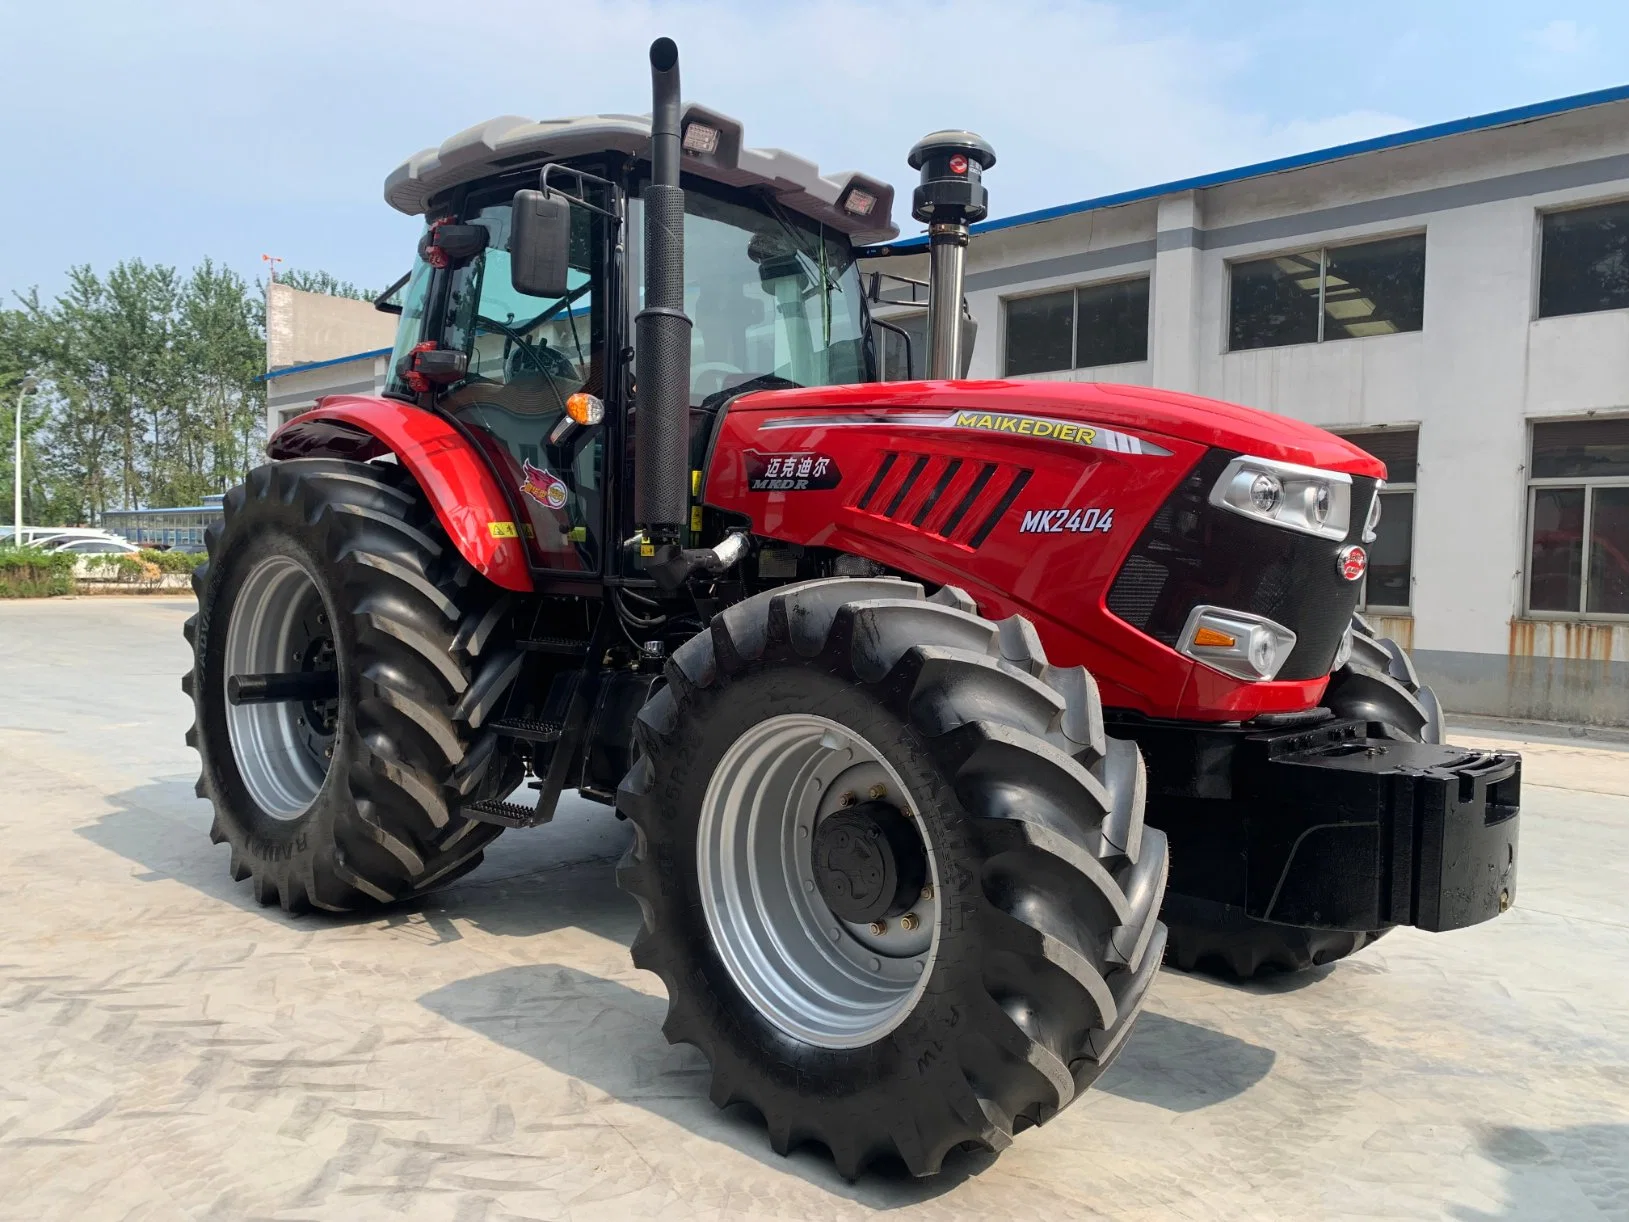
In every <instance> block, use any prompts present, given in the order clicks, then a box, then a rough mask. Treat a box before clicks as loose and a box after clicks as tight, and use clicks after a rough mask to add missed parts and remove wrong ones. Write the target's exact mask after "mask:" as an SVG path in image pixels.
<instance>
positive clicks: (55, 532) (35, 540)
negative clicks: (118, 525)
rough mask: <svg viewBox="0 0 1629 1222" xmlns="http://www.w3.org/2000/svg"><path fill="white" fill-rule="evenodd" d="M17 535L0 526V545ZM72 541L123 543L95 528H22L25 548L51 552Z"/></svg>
mask: <svg viewBox="0 0 1629 1222" xmlns="http://www.w3.org/2000/svg"><path fill="white" fill-rule="evenodd" d="M16 533H17V531H16V528H15V527H13V526H0V544H6V543H10V542H11V539H12V536H13V535H15V534H16ZM73 539H113V540H116V541H117V542H120V543H123V542H124V539H122V538H120V537H119V536H118V535H115V534H112V533H111V532H109V531H105V530H102V529H100V528H99V527H95V526H25V527H23V543H24V545H25V546H27V547H43V548H46V549H47V550H53V549H54V548H55V547H57V546H59V545H61V544H63V543H67V542H69V541H70V540H73Z"/></svg>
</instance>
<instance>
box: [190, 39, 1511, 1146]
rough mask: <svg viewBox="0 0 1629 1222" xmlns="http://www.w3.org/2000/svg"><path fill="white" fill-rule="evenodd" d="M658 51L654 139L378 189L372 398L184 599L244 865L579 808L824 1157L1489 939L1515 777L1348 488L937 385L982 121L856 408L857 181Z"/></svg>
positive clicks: (1147, 408) (1198, 409)
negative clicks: (1137, 1027) (1420, 657)
mask: <svg viewBox="0 0 1629 1222" xmlns="http://www.w3.org/2000/svg"><path fill="white" fill-rule="evenodd" d="M651 65H652V74H653V80H654V95H655V96H654V106H653V116H652V117H651V118H639V117H630V116H624V115H603V116H590V117H586V118H578V119H570V120H563V121H558V122H545V123H534V122H530V121H527V120H523V119H516V118H504V119H496V120H493V121H492V122H490V123H487V124H484V125H482V126H480V127H475V128H471V129H469V130H468V131H465V132H462V133H460V134H459V135H457V136H454V137H453V138H452V139H450V140H448V141H447V142H446V143H445V144H443V145H441V147H440V148H438V149H430V150H427V151H425V152H423V153H420V154H418V155H417V156H415V157H413V158H411V159H410V160H409V161H408V162H406V163H405V164H404V165H402V166H401V167H400V168H399V169H398V170H397V171H396V172H395V173H393V174H392V175H391V176H390V178H389V179H388V181H387V184H386V188H385V193H386V197H387V199H388V200H389V201H390V203H391V204H392V205H394V206H395V207H396V208H398V209H400V210H401V211H403V212H407V213H413V214H423V215H424V216H425V217H426V219H427V226H426V229H425V231H424V236H423V238H422V240H421V242H420V245H419V258H418V260H417V262H416V264H415V266H414V269H413V271H412V273H411V275H410V276H409V277H407V278H406V279H405V280H404V282H403V285H402V286H400V287H399V289H398V291H397V292H398V294H399V300H398V301H397V308H399V310H400V314H401V325H400V331H399V334H398V339H397V343H396V350H395V352H394V354H393V357H392V365H391V368H392V372H391V375H390V376H391V381H390V385H389V387H388V389H387V390H386V392H385V395H384V397H382V398H375V397H367V396H356V395H340V396H335V397H332V398H329V399H326V400H324V401H323V402H322V403H321V404H320V405H319V406H318V407H317V408H316V409H315V410H313V411H311V412H308V413H306V414H304V415H302V416H300V417H298V418H297V419H295V420H293V421H292V422H290V423H289V424H287V425H285V426H284V427H283V428H282V429H280V430H279V431H278V432H277V434H276V435H275V436H274V437H273V438H272V440H271V442H270V444H269V447H268V450H269V454H270V457H271V459H272V461H271V462H270V463H269V464H268V465H266V466H263V467H260V468H259V469H257V470H255V471H254V472H252V473H251V474H250V476H249V479H248V481H247V482H246V483H245V484H244V486H242V487H239V488H236V489H234V490H232V492H230V493H229V494H228V495H227V497H226V502H225V517H224V521H223V523H222V525H221V526H220V527H218V528H216V529H215V530H214V531H213V532H212V534H211V537H210V539H209V553H210V555H209V561H208V563H207V564H206V565H204V566H203V567H202V568H200V569H199V571H198V574H197V576H196V578H195V581H194V584H195V587H196V589H197V592H198V599H199V611H198V614H197V616H195V617H194V618H193V619H192V620H191V621H189V624H188V628H187V636H188V639H189V641H191V642H192V644H193V646H194V651H195V664H194V668H193V670H192V672H191V674H190V675H189V676H188V677H187V681H186V683H185V686H186V688H187V690H188V691H189V692H190V693H191V694H192V695H193V697H194V700H195V703H196V710H197V722H196V725H195V727H194V729H193V730H192V732H191V733H190V735H189V740H190V741H191V742H192V743H193V744H194V745H195V746H196V747H197V748H198V751H199V753H200V755H201V756H202V758H203V776H202V779H201V781H200V783H199V790H198V792H199V793H200V794H201V795H202V796H205V797H207V798H209V799H210V801H211V802H213V804H214V807H215V823H214V828H213V832H212V835H213V837H214V839H215V840H216V841H217V842H221V841H224V842H225V843H227V844H228V845H229V846H230V848H231V870H232V874H233V877H234V878H238V879H244V880H249V881H251V882H252V884H253V886H254V891H255V895H256V897H257V898H258V899H259V900H260V901H261V902H262V903H266V904H273V903H280V904H282V906H283V907H284V908H286V909H288V910H289V911H294V912H298V911H303V910H306V909H308V908H312V907H315V908H321V909H327V910H333V911H341V910H349V909H358V908H363V907H366V906H368V905H373V904H388V903H392V902H395V901H399V900H403V899H406V898H408V897H411V896H415V895H418V894H420V893H422V892H424V891H425V890H427V889H429V888H432V887H436V886H439V885H442V884H445V883H447V882H450V881H451V880H453V879H455V878H457V877H459V876H460V875H462V874H463V873H465V872H466V871H468V870H470V869H472V868H473V867H474V866H475V865H476V864H477V863H478V862H479V861H480V859H481V852H482V849H483V848H484V847H485V846H486V845H487V844H489V843H490V842H491V841H492V840H493V838H494V837H496V836H497V835H498V834H499V833H500V832H501V831H502V830H503V829H505V828H516V827H530V826H534V825H537V824H541V823H546V822H547V821H548V820H549V819H550V817H551V816H552V815H553V813H554V809H555V805H556V803H557V801H558V799H559V797H560V795H561V793H562V792H564V791H565V790H566V789H568V788H569V789H573V790H575V791H576V792H577V793H578V794H580V795H582V796H584V797H587V798H590V799H593V800H595V801H598V802H603V803H606V804H607V805H610V804H614V805H615V807H616V810H617V813H618V814H619V815H621V816H625V817H626V818H628V819H630V820H631V821H632V822H633V825H634V831H635V839H634V843H633V845H632V847H631V848H630V849H629V851H628V853H627V856H626V858H625V859H624V861H623V863H622V866H621V868H620V870H619V873H618V878H619V881H620V882H621V885H622V886H623V887H624V888H626V889H627V890H628V891H629V892H631V893H632V894H633V896H634V897H635V898H636V899H637V900H638V902H639V906H640V910H641V912H642V914H643V922H644V924H643V930H642V932H641V933H640V934H639V936H638V938H637V940H636V941H635V943H634V947H633V957H634V962H635V963H636V964H638V965H639V966H641V967H644V968H648V969H650V970H651V971H653V972H655V973H657V974H658V975H659V976H660V977H661V978H662V980H663V982H664V983H665V984H666V986H667V992H668V997H669V1011H668V1017H667V1021H666V1023H665V1025H664V1032H665V1034H666V1035H667V1037H668V1038H669V1039H670V1040H673V1041H686V1042H688V1043H691V1044H694V1045H696V1046H697V1047H699V1048H700V1049H701V1050H702V1052H704V1053H705V1054H706V1056H707V1058H708V1059H709V1060H710V1061H711V1063H712V1070H713V1081H712V1097H713V1099H714V1101H715V1102H717V1103H718V1104H720V1105H723V1104H728V1103H731V1102H733V1101H738V1100H739V1101H745V1102H748V1103H750V1104H752V1105H753V1106H755V1107H756V1108H757V1109H758V1110H759V1111H760V1112H761V1113H762V1114H763V1116H764V1118H765V1120H766V1122H767V1125H768V1129H769V1133H770V1139H771V1142H772V1144H773V1145H774V1147H775V1148H776V1149H777V1150H780V1151H783V1152H784V1151H785V1150H787V1149H788V1148H790V1147H791V1146H792V1145H794V1144H796V1143H799V1142H803V1141H815V1142H820V1143H824V1144H825V1145H826V1146H828V1147H829V1148H830V1150H831V1152H832V1154H833V1156H834V1157H835V1160H836V1164H837V1167H838V1169H839V1170H840V1171H841V1172H842V1173H843V1174H845V1175H848V1176H851V1177H852V1176H854V1175H856V1174H858V1172H859V1170H860V1169H861V1168H862V1167H863V1166H864V1165H865V1164H866V1163H868V1162H869V1161H871V1160H873V1159H875V1158H878V1157H885V1156H896V1155H897V1156H898V1157H899V1158H900V1159H902V1160H903V1161H904V1163H905V1165H906V1166H908V1167H909V1168H910V1170H911V1171H913V1172H915V1173H917V1174H928V1173H931V1172H933V1171H935V1170H936V1169H937V1168H938V1167H939V1165H940V1162H941V1160H942V1159H943V1158H944V1156H945V1154H946V1153H947V1152H948V1151H950V1150H952V1149H954V1148H956V1147H958V1146H961V1145H964V1144H966V1143H973V1144H975V1145H979V1146H983V1147H986V1148H991V1149H998V1148H1000V1147H1002V1146H1004V1145H1006V1144H1007V1142H1008V1141H1009V1140H1010V1138H1011V1135H1012V1134H1013V1133H1014V1132H1016V1131H1018V1130H1020V1129H1021V1128H1023V1127H1025V1126H1026V1125H1030V1124H1038V1123H1042V1122H1044V1121H1046V1120H1048V1119H1050V1118H1051V1117H1052V1116H1053V1115H1054V1114H1055V1113H1056V1112H1057V1111H1058V1110H1059V1109H1061V1108H1063V1107H1065V1106H1066V1105H1067V1104H1068V1103H1069V1102H1070V1101H1071V1100H1073V1099H1074V1098H1075V1097H1076V1096H1077V1095H1078V1094H1079V1093H1080V1092H1081V1091H1082V1090H1083V1089H1084V1088H1085V1087H1086V1086H1088V1085H1089V1084H1090V1083H1091V1082H1092V1081H1093V1080H1094V1079H1095V1078H1096V1077H1097V1076H1098V1075H1099V1074H1101V1073H1102V1072H1103V1070H1104V1068H1105V1067H1106V1066H1108V1064H1109V1063H1110V1062H1111V1061H1112V1060H1113V1059H1114V1057H1115V1055H1116V1053H1117V1052H1118V1050H1119V1049H1120V1048H1121V1047H1122V1046H1123V1042H1124V1040H1125V1037H1126V1035H1127V1032H1128V1031H1129V1029H1130V1027H1131V1025H1132V1023H1133V1021H1134V1020H1135V1018H1136V1016H1137V1014H1138V1012H1139V1011H1140V1009H1141V1007H1142V1005H1143V1003H1144V1001H1145V999H1146V997H1147V990H1148V986H1149V984H1150V982H1151V981H1152V980H1153V978H1154V975H1155V974H1156V972H1157V970H1158V968H1159V965H1160V963H1161V962H1162V960H1165V959H1169V960H1171V961H1172V962H1174V963H1175V964H1176V965H1177V966H1179V967H1183V968H1194V967H1206V966H1209V967H1215V968H1218V969H1220V970H1224V971H1231V972H1233V973H1236V974H1238V975H1245V976H1248V975H1250V974H1252V973H1254V972H1256V971H1257V970H1258V969H1261V968H1264V967H1268V966H1272V967H1278V968H1287V969H1298V968H1305V967H1308V966H1310V965H1311V964H1314V963H1323V962H1327V961H1329V960H1331V959H1334V958H1338V957H1340V956H1341V955H1344V954H1347V953H1350V952H1351V951H1353V950H1355V949H1357V948H1358V947H1360V946H1362V945H1363V944H1364V943H1365V942H1367V941H1368V940H1370V939H1372V938H1374V937H1377V936H1379V934H1380V933H1382V932H1384V931H1385V930H1387V929H1388V928H1390V927H1392V926H1394V925H1415V926H1418V927H1420V928H1422V929H1430V930H1442V929H1452V928H1456V927H1460V926H1465V925H1469V924H1472V923H1475V922H1478V921H1482V920H1486V919H1487V918H1489V917H1491V916H1493V915H1495V914H1496V913H1498V912H1500V911H1502V910H1503V909H1504V908H1506V907H1507V906H1508V905H1509V903H1510V900H1511V897H1512V896H1513V894H1514V889H1515V879H1514V871H1515V846H1516V830H1517V823H1518V818H1517V807H1518V788H1519V767H1520V764H1519V761H1518V760H1517V759H1516V758H1515V757H1514V756H1509V755H1487V754H1481V753H1476V752H1470V751H1463V750H1458V749H1454V748H1451V747H1448V746H1445V745H1442V743H1441V736H1442V714H1441V711H1440V709H1439V708H1438V707H1437V704H1436V701H1435V699H1434V698H1433V697H1432V695H1431V692H1430V690H1429V689H1428V688H1425V687H1422V686H1421V685H1420V683H1419V681H1418V680H1417V678H1416V677H1415V674H1414V671H1413V668H1412V666H1411V665H1410V662H1409V659H1408V657H1407V655H1406V654H1405V653H1404V652H1403V651H1402V650H1401V649H1400V648H1398V647H1397V646H1396V645H1395V644H1393V643H1392V642H1390V641H1385V640H1378V639H1376V638H1375V637H1374V635H1373V634H1372V633H1371V632H1370V631H1369V630H1368V629H1367V628H1366V627H1365V625H1364V624H1363V622H1362V621H1361V620H1360V619H1358V618H1357V617H1356V616H1355V615H1354V608H1355V606H1356V603H1357V597H1358V590H1359V581H1358V579H1359V578H1360V577H1361V576H1362V575H1363V571H1364V565H1365V560H1366V556H1365V550H1364V545H1365V543H1366V542H1367V541H1368V540H1369V539H1370V538H1372V528H1373V525H1374V520H1375V514H1376V512H1377V507H1378V501H1377V498H1376V490H1377V488H1378V487H1379V486H1380V483H1381V480H1382V478H1383V476H1384V475H1385V471H1384V468H1383V467H1382V465H1381V464H1380V463H1379V462H1378V461H1377V460H1375V459H1374V458H1372V457H1371V456H1369V455H1368V454H1366V453H1364V452H1363V451H1362V450H1359V449H1357V448H1356V447H1355V446H1353V445H1351V444H1350V443H1348V442H1346V441H1342V440H1340V439H1339V438H1336V437H1334V436H1331V435H1330V434H1328V433H1325V432H1322V431H1320V430H1318V429H1315V428H1312V427H1309V426H1307V425H1304V424H1299V423H1297V422H1295V421H1292V420H1287V419H1283V418H1280V417H1277V416H1273V415H1269V414H1266V413H1263V412H1259V411H1252V410H1249V409H1246V408H1242V407H1233V406H1229V405H1227V404H1223V403H1216V402H1212V401H1209V400H1204V399H1199V398H1195V397H1192V396H1189V395H1182V394H1175V393H1170V392H1166V391H1161V390H1151V389H1142V388H1131V387H1112V386H1093V385H1083V384H1046V383H1030V382H969V381H958V380H954V377H955V375H956V374H957V373H959V372H960V371H961V369H962V366H961V364H960V361H961V354H962V351H963V349H964V347H965V342H966V337H965V335H964V330H965V328H966V319H965V318H964V314H963V309H962V305H961V275H962V257H963V253H964V250H965V246H966V242H967V233H968V230H967V225H968V222H969V221H972V220H976V219H978V218H979V217H980V216H982V215H983V214H984V211H985V195H984V187H983V185H982V181H981V178H982V172H983V170H984V169H985V168H987V167H988V166H989V165H990V164H991V163H992V162H993V160H994V156H993V154H992V153H991V151H990V149H989V146H988V145H986V144H984V142H983V141H981V140H979V139H978V138H977V137H975V136H972V135H971V134H969V133H965V132H944V133H938V134H936V135H935V136H932V137H929V138H927V139H926V140H924V141H923V142H922V143H921V144H919V145H918V146H917V148H916V150H914V152H913V154H912V164H913V166H915V167H916V168H918V169H920V171H921V174H922V179H921V185H920V186H919V187H918V188H917V190H916V193H915V198H914V213H915V215H916V216H918V217H919V218H921V219H924V220H926V221H927V222H928V223H929V233H930V241H931V252H932V258H931V263H932V281H931V289H930V299H931V304H930V307H929V328H928V331H929V344H928V349H929V350H928V352H927V354H926V355H927V359H928V365H929V369H930V372H931V374H932V380H928V381H911V382H896V383H881V382H879V381H877V377H876V362H875V354H874V345H873V343H872V341H871V335H872V332H871V325H872V324H871V321H870V318H869V314H868V305H867V296H866V293H865V291H864V289H863V287H862V281H861V276H860V271H859V268H858V266H857V262H856V260H857V259H858V258H860V257H861V256H862V255H864V254H867V253H876V252H877V251H878V248H877V246H876V243H879V242H886V241H887V240H889V239H890V238H892V237H893V236H894V235H895V234H896V233H897V230H896V229H895V228H894V227H893V225H892V223H891V221H890V219H889V218H890V211H891V207H892V203H893V192H892V189H891V188H890V187H888V186H887V185H886V184H885V183H882V182H880V181H877V180H874V179H870V178H866V177H863V176H861V175H858V174H845V175H841V176H838V177H835V178H829V177H822V176H821V175H820V174H819V173H818V172H817V170H816V169H815V168H814V167H813V166H812V165H810V164H809V163H807V162H804V161H800V160H798V159H797V158H794V157H792V156H790V155H788V154H786V153H783V152H779V151H774V150H763V149H753V148H749V147H747V146H746V145H745V143H744V141H743V138H742V129H741V125H740V124H739V123H736V122H735V121H733V120H731V119H728V118H726V117H725V116H723V115H720V114H717V113H715V112H713V111H709V110H705V109H703V108H701V107H699V106H694V105H691V106H682V105H681V103H680V100H679V89H678V65H677V50H676V48H675V47H674V45H673V43H672V42H670V41H668V40H666V39H663V40H659V41H658V42H657V43H655V44H654V45H653V47H652V49H651ZM640 235H642V237H641V236H640ZM641 285H642V287H641ZM393 296H395V294H393ZM1088 670H1089V672H1090V673H1088ZM1145 761H1146V764H1145ZM525 786H529V788H526V787H525ZM518 799H523V800H518ZM1145 808H1146V809H1145ZM1145 816H1146V822H1145ZM1168 840H1169V841H1170V842H1171V843H1172V844H1174V846H1175V848H1174V852H1173V853H1172V854H1171V860H1172V862H1173V865H1172V866H1171V867H1170V874H1169V881H1170V885H1171V893H1170V894H1169V895H1167V894H1166V883H1167V851H1166V846H1167V842H1168ZM1162 903H1163V913H1164V918H1163V919H1164V924H1162V923H1161V921H1160V919H1159V918H1160V915H1161V909H1162ZM1167 927H1169V930H1170V932H1169V939H1170V940H1169V942H1168V941H1167V937H1168V934H1167Z"/></svg>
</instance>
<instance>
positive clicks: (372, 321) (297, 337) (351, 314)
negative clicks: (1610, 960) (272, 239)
mask: <svg viewBox="0 0 1629 1222" xmlns="http://www.w3.org/2000/svg"><path fill="white" fill-rule="evenodd" d="M395 338H396V316H395V315H394V314H383V313H381V312H380V311H378V310H376V309H374V307H373V303H372V302H371V301H352V300H351V299H350V298H348V297H329V296H327V295H326V294H324V293H304V292H301V291H300V290H298V289H292V288H290V287H289V286H288V285H286V284H278V283H276V282H273V283H272V284H269V285H267V286H266V368H267V369H268V370H269V371H273V372H275V371H276V370H279V369H288V368H290V367H292V366H296V365H308V364H311V363H313V362H315V361H331V360H334V359H336V358H338V357H342V356H349V355H351V353H353V352H371V351H373V350H374V349H376V348H388V347H390V345H391V343H392V342H393V341H394V340H395Z"/></svg>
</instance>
